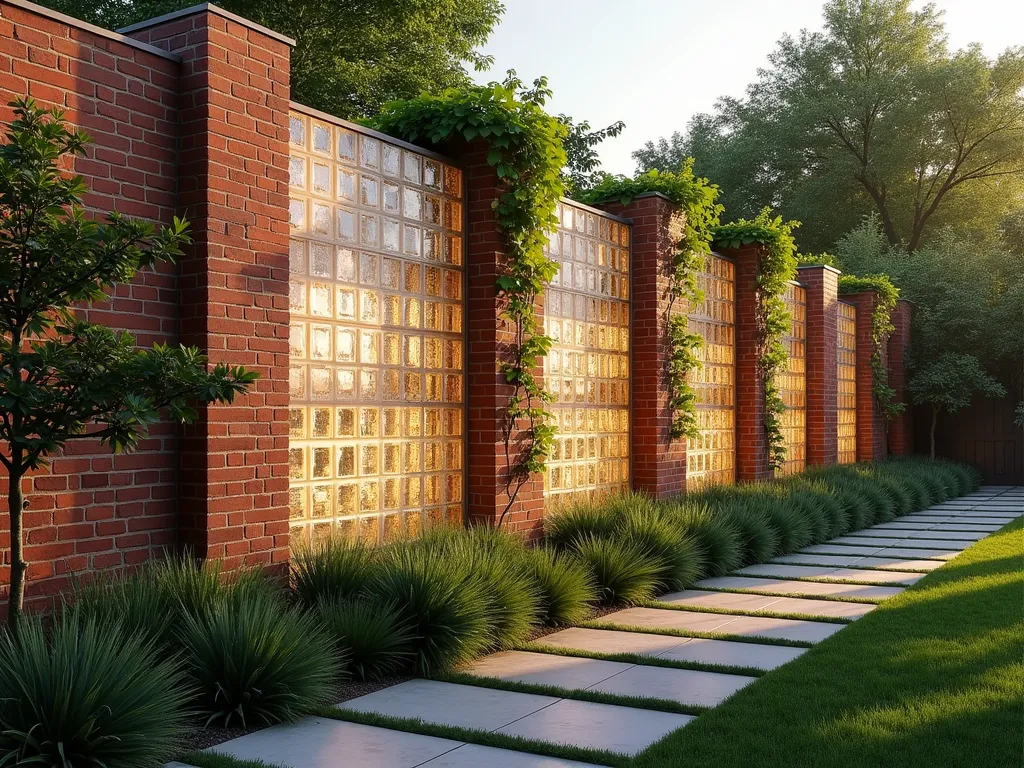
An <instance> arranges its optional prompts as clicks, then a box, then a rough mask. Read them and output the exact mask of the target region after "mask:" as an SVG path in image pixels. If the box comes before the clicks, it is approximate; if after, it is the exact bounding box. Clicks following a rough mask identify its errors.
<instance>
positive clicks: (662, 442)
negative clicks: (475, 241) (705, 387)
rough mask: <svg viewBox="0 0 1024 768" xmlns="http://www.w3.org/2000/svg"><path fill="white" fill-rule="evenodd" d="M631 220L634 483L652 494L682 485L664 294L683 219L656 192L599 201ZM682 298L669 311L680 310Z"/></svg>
mask: <svg viewBox="0 0 1024 768" xmlns="http://www.w3.org/2000/svg"><path fill="white" fill-rule="evenodd" d="M601 207H602V208H603V209H604V210H606V211H608V212H609V213H614V214H616V215H618V216H625V217H627V218H630V219H632V220H633V250H632V270H631V272H632V285H633V292H632V311H633V315H632V321H631V334H630V336H631V343H632V349H633V358H632V370H631V371H630V387H631V391H632V398H633V423H632V437H631V441H632V445H631V448H632V457H633V488H634V489H636V490H638V491H645V492H647V493H649V494H651V495H652V496H655V497H656V498H668V497H671V496H676V495H678V494H680V493H682V492H683V490H684V489H685V488H686V438H683V439H680V440H672V439H671V437H670V429H671V427H672V412H671V410H670V409H669V407H668V402H669V394H668V376H667V371H668V358H669V355H670V354H671V348H670V346H669V344H668V328H667V326H668V294H669V288H670V285H671V280H672V260H673V258H674V255H675V251H676V244H677V243H678V242H679V238H680V237H681V236H682V234H683V227H684V225H685V220H684V218H683V214H682V212H681V211H680V210H679V208H678V206H676V205H675V204H673V203H672V202H671V201H669V200H668V199H666V198H664V197H661V196H659V195H644V196H641V197H638V198H636V199H634V200H633V201H632V202H631V203H630V204H629V205H626V206H624V205H622V204H621V203H617V202H616V203H609V204H606V205H603V206H601ZM686 311H687V307H686V303H685V302H684V301H682V300H679V301H677V302H676V304H675V306H674V307H673V312H675V313H680V314H683V313H685V312H686Z"/></svg>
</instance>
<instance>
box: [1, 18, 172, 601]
mask: <svg viewBox="0 0 1024 768" xmlns="http://www.w3.org/2000/svg"><path fill="white" fill-rule="evenodd" d="M177 75H178V64H177V62H176V61H175V60H174V59H173V57H167V56H160V55H156V54H154V53H152V52H149V51H145V50H141V49H140V47H138V46H133V45H132V44H131V43H130V42H124V41H118V40H115V39H111V38H110V37H106V36H101V35H98V34H96V33H95V32H92V31H89V30H87V29H82V28H80V27H78V26H75V25H72V24H68V23H65V22H63V21H61V20H59V19H56V18H54V17H52V16H50V15H48V14H47V13H36V12H33V11H32V10H28V9H25V8H23V7H19V6H15V5H11V4H9V3H6V2H0V99H2V103H3V104H4V105H6V103H7V102H9V101H11V100H12V99H14V98H17V97H24V96H31V97H33V98H34V99H36V100H37V101H38V102H39V103H40V104H41V105H43V106H47V107H50V106H56V107H60V108H62V109H64V110H66V117H67V120H68V121H69V122H70V123H72V124H73V125H75V126H77V127H79V128H81V129H84V130H85V131H87V132H88V133H89V134H90V135H91V136H92V137H93V140H94V141H93V143H92V144H91V145H90V146H89V148H88V149H87V150H86V154H85V156H84V157H81V158H78V159H77V161H76V162H75V164H74V171H75V172H77V173H80V174H82V175H83V176H84V177H85V179H86V182H87V185H88V187H89V189H90V192H89V194H88V195H87V196H86V198H85V203H86V206H87V207H88V208H89V209H90V210H91V211H93V212H106V211H110V210H117V211H120V212H122V213H124V214H127V215H130V216H137V217H141V218H146V219H151V220H153V221H155V222H168V221H170V218H171V216H172V215H173V211H174V205H175V199H174V192H175V182H176V169H175V162H176V158H175V147H176V144H177V122H178V114H177V92H176V89H177ZM10 117H11V112H10V110H9V109H8V108H7V107H6V106H5V107H3V108H2V110H0V119H3V120H4V121H5V122H6V121H8V120H10ZM82 315H83V316H84V317H86V318H87V319H89V320H91V321H94V322H100V323H106V324H108V325H110V326H113V327H116V328H121V329H127V330H129V331H131V332H133V333H135V334H136V335H137V337H138V339H139V342H140V344H143V345H146V346H149V345H151V344H152V343H154V342H176V341H177V334H178V308H177V278H176V270H175V269H174V268H172V267H161V268H160V269H158V270H155V271H150V272H146V273H143V274H140V275H139V276H138V278H137V279H136V280H135V281H134V282H133V283H132V284H131V285H122V286H119V287H118V288H117V289H116V290H115V291H114V292H113V293H112V295H111V297H110V300H109V301H107V302H103V303H97V304H95V305H93V306H91V307H88V308H84V309H83V310H82ZM176 453H177V444H176V431H175V429H174V427H173V426H169V425H161V426H158V427H156V428H155V429H153V430H152V434H151V437H150V439H148V440H146V441H144V442H143V444H142V446H141V449H140V450H139V452H138V453H136V454H134V455H131V456H116V457H115V456H113V455H111V454H110V452H109V451H107V450H105V449H100V448H99V446H98V445H96V444H94V443H87V442H86V443H77V444H74V445H72V446H70V447H69V448H68V450H67V453H66V455H64V456H58V457H55V458H54V460H53V462H52V465H51V467H50V469H49V470H48V471H46V472H44V473H41V474H38V475H36V476H35V477H33V478H30V479H29V480H27V481H26V487H25V491H26V493H27V494H28V500H29V506H28V509H27V511H26V516H25V523H26V542H27V547H26V555H27V557H28V559H29V561H30V562H31V563H32V566H31V568H30V569H29V574H28V575H29V589H28V601H29V604H30V606H31V605H35V606H36V607H46V606H47V605H49V604H50V598H51V597H52V596H53V595H54V594H56V593H57V592H58V591H59V590H61V589H63V588H66V587H67V586H68V585H69V575H70V573H72V572H79V571H85V570H89V569H100V568H108V567H115V566H122V565H132V564H136V563H139V562H141V561H143V560H146V559H148V558H149V557H150V556H151V555H152V554H153V553H154V552H159V551H160V550H161V549H162V548H163V547H166V546H173V545H174V542H175V528H176V525H177V523H176V516H177V511H176V486H177V478H178V475H177V456H176ZM4 509H6V502H4ZM7 530H8V526H7V519H6V514H4V515H3V516H2V518H0V595H3V594H4V593H5V592H6V589H7V583H8V582H9V579H10V571H9V539H8V538H7V537H8V533H7Z"/></svg>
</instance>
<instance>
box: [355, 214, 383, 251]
mask: <svg viewBox="0 0 1024 768" xmlns="http://www.w3.org/2000/svg"><path fill="white" fill-rule="evenodd" d="M379 241H380V218H379V217H377V216H374V215H372V214H367V213H361V214H360V215H359V242H360V243H362V244H363V245H365V246H367V247H370V248H375V247H377V244H378V242H379Z"/></svg>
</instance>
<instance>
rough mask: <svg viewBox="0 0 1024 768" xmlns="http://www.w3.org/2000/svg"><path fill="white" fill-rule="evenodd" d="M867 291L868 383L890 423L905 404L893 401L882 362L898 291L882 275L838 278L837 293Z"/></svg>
mask: <svg viewBox="0 0 1024 768" xmlns="http://www.w3.org/2000/svg"><path fill="white" fill-rule="evenodd" d="M864 291H871V292H873V293H874V294H875V308H874V311H873V312H872V313H871V380H872V392H873V394H874V396H875V403H876V404H877V405H878V410H879V412H880V413H881V414H882V416H883V417H885V419H886V420H887V421H888V420H891V419H893V418H895V417H896V416H898V415H899V414H901V413H903V410H904V408H906V405H905V404H904V403H900V402H897V401H896V390H895V389H893V388H892V387H890V386H889V371H888V370H887V369H886V367H885V363H884V361H883V359H882V349H883V347H884V345H885V343H886V341H887V340H888V338H889V334H891V333H892V332H893V331H894V330H895V328H894V327H893V324H892V311H893V310H894V309H895V308H896V302H897V301H898V300H899V298H900V291H899V289H898V288H897V287H896V286H895V285H893V284H892V282H891V281H890V280H889V278H888V277H886V276H885V275H869V276H868V277H854V276H853V275H842V276H841V277H840V278H839V293H840V294H841V295H844V296H845V295H849V294H851V293H862V292H864Z"/></svg>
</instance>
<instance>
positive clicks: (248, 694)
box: [179, 590, 341, 727]
mask: <svg viewBox="0 0 1024 768" xmlns="http://www.w3.org/2000/svg"><path fill="white" fill-rule="evenodd" d="M179 631H180V638H181V644H182V648H183V651H184V653H183V661H184V664H185V669H186V672H187V673H188V675H189V677H190V679H191V681H192V683H193V685H194V687H195V689H196V691H197V697H196V706H197V709H198V710H199V712H200V714H201V715H202V716H203V717H204V718H205V725H207V726H209V725H211V724H217V725H222V726H225V727H230V726H236V727H237V726H242V727H252V726H255V725H258V724H264V725H270V724H273V723H278V722H289V721H293V720H296V719H298V718H299V717H301V716H302V715H304V714H307V713H308V712H310V711H312V710H314V709H315V708H316V707H318V706H320V705H322V704H326V703H328V702H329V701H330V700H331V697H332V694H333V693H334V691H335V683H336V681H337V679H338V677H339V675H340V673H341V665H340V663H339V658H338V653H337V650H336V649H335V648H334V646H333V643H332V642H331V639H330V637H329V636H328V635H327V633H326V632H325V631H324V630H323V629H322V628H321V626H320V624H319V622H318V621H317V618H316V616H315V615H314V614H312V613H303V612H301V611H300V610H299V609H298V608H288V607H286V606H284V605H283V604H282V603H281V602H280V601H279V600H277V599H276V598H274V597H273V596H271V595H269V594H268V593H266V592H260V591H255V590H241V591H240V592H238V593H236V594H235V595H234V596H231V597H229V598H228V599H225V600H223V601H220V602H219V603H218V604H216V605H215V606H214V607H213V608H212V609H211V610H209V611H206V612H199V613H196V614H185V615H184V616H183V617H182V624H181V627H180V630H179Z"/></svg>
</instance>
